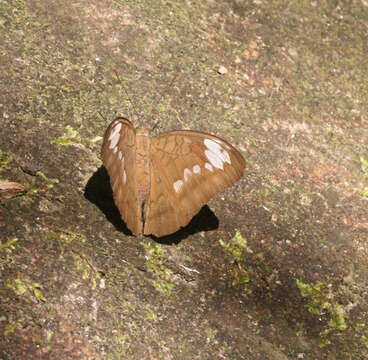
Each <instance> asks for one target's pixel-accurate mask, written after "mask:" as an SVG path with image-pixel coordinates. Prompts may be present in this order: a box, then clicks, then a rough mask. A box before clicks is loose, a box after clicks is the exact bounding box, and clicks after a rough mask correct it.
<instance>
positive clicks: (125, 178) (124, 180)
mask: <svg viewBox="0 0 368 360" xmlns="http://www.w3.org/2000/svg"><path fill="white" fill-rule="evenodd" d="M126 181H127V174H126V172H125V170H124V172H123V184H124V185H125V184H126Z"/></svg>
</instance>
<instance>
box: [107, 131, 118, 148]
mask: <svg viewBox="0 0 368 360" xmlns="http://www.w3.org/2000/svg"><path fill="white" fill-rule="evenodd" d="M114 130H115V129H114ZM111 135H113V136H111ZM111 135H110V137H109V139H110V138H111V139H110V145H109V148H110V149H112V148H114V147H115V146H116V145H117V143H118V142H119V139H120V133H119V131H116V132H115V131H114V132H113V134H111Z"/></svg>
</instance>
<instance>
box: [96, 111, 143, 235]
mask: <svg viewBox="0 0 368 360" xmlns="http://www.w3.org/2000/svg"><path fill="white" fill-rule="evenodd" d="M102 158H103V163H104V166H105V167H106V169H107V172H108V174H109V177H110V184H111V188H112V191H113V196H114V202H115V204H116V206H117V207H118V209H119V212H120V215H121V217H122V219H123V220H124V222H125V223H126V225H127V227H128V228H129V229H130V230H131V231H132V232H133V233H135V234H140V233H141V232H142V220H141V215H140V213H141V208H140V203H139V200H138V190H137V189H138V186H137V182H138V180H139V179H137V171H136V134H135V130H134V127H133V125H132V124H131V123H130V121H128V120H126V119H123V118H118V119H116V120H114V121H113V122H112V123H111V124H110V126H109V127H108V129H107V130H106V132H105V136H104V140H103V145H102Z"/></svg>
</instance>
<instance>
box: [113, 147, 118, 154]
mask: <svg viewBox="0 0 368 360" xmlns="http://www.w3.org/2000/svg"><path fill="white" fill-rule="evenodd" d="M113 151H114V154H115V153H116V152H117V151H118V147H117V146H115V147H114V150H113Z"/></svg>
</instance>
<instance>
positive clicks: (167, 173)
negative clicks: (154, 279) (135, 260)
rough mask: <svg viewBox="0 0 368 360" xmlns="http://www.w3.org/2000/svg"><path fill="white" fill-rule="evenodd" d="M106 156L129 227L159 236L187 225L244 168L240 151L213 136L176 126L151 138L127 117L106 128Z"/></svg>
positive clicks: (109, 172) (104, 159)
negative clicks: (137, 128) (178, 128)
mask: <svg viewBox="0 0 368 360" xmlns="http://www.w3.org/2000/svg"><path fill="white" fill-rule="evenodd" d="M102 157H103V163H104V166H105V167H106V169H107V171H108V174H109V176H110V183H111V187H112V190H113V196H114V201H115V204H116V205H117V207H118V209H119V211H120V214H121V217H122V219H123V220H124V222H125V223H126V225H127V227H128V228H129V229H130V230H131V231H132V232H133V233H135V234H145V235H150V234H153V235H155V236H157V237H160V236H164V235H167V234H171V233H173V232H175V231H177V230H179V229H180V228H181V227H183V226H185V225H187V224H188V223H189V221H190V220H191V219H192V217H193V216H194V215H196V214H197V212H198V211H199V210H200V209H201V207H202V206H203V205H205V204H206V203H207V202H208V201H209V200H210V199H211V198H212V197H213V196H214V195H216V194H217V193H218V192H219V191H221V190H222V189H224V188H226V187H228V186H230V185H232V184H233V183H235V182H236V181H237V180H238V179H240V178H241V176H242V175H243V172H244V169H245V160H244V158H243V157H242V155H241V154H240V153H239V152H238V151H237V150H236V149H235V148H234V147H233V146H231V145H230V144H229V143H227V142H226V141H225V140H222V139H220V138H218V137H216V136H214V135H211V134H206V133H203V132H199V131H189V130H178V131H171V132H167V133H163V134H160V135H158V136H156V137H154V138H152V139H151V138H150V137H149V136H148V133H147V132H146V131H145V130H144V129H140V130H137V131H135V129H134V127H133V125H132V124H131V123H130V122H129V121H128V120H126V119H123V118H118V119H116V120H114V121H113V122H112V123H111V124H110V125H109V127H108V129H107V130H106V132H105V136H104V141H103V145H102Z"/></svg>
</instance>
